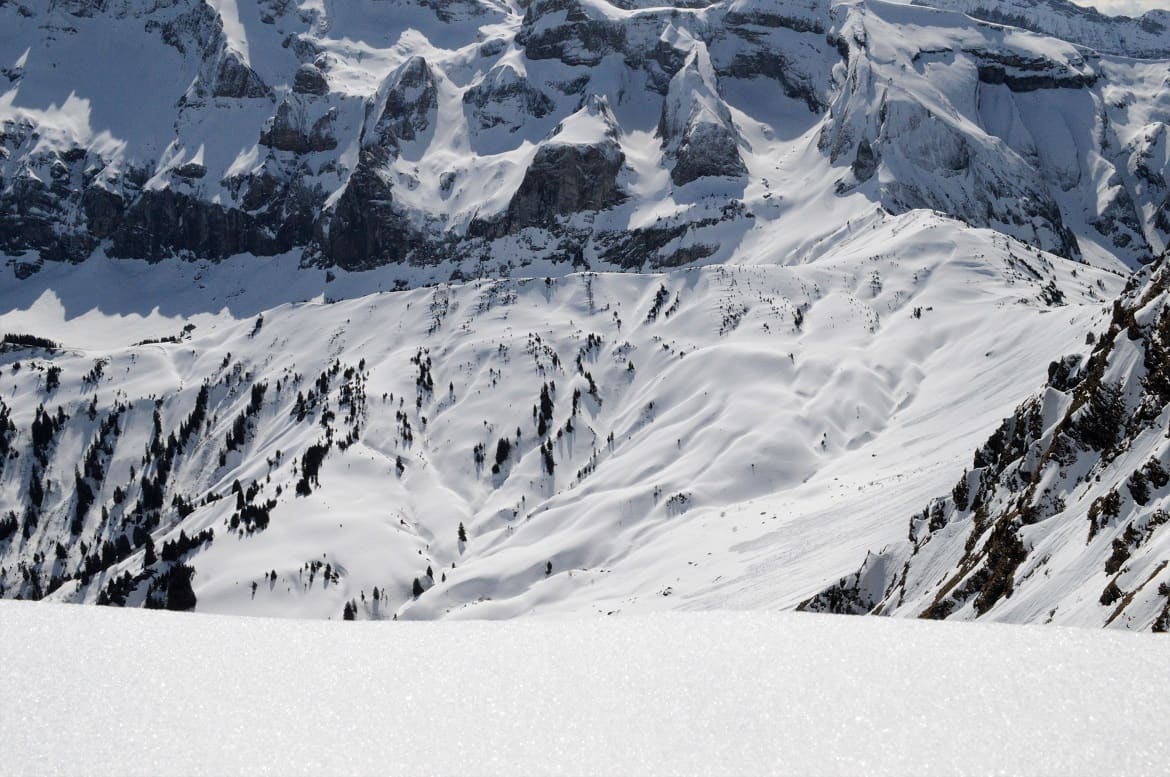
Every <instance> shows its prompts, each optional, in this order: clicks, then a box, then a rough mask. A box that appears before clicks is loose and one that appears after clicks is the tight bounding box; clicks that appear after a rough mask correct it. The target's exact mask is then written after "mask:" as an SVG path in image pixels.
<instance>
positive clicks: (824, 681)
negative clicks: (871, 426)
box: [0, 601, 1170, 775]
mask: <svg viewBox="0 0 1170 777" xmlns="http://www.w3.org/2000/svg"><path fill="white" fill-rule="evenodd" d="M0 650H2V651H3V655H4V660H3V661H2V662H0V698H3V699H4V705H3V710H4V712H3V731H4V744H3V748H2V752H3V756H2V760H0V771H3V772H4V773H6V774H38V775H43V774H162V773H173V774H180V773H181V774H222V773H240V774H265V773H271V774H351V773H366V774H453V773H460V774H508V775H514V774H582V773H608V774H677V773H684V774H869V775H881V774H897V775H907V774H924V775H925V774H930V775H946V774H992V773H996V774H1065V775H1067V774H1094V775H1103V774H1146V775H1153V774H1166V773H1167V772H1168V769H1170V766H1168V765H1170V739H1168V738H1167V737H1166V728H1165V722H1166V720H1167V713H1168V712H1170V672H1168V671H1167V667H1168V666H1170V641H1168V640H1166V639H1165V638H1160V637H1156V636H1145V635H1133V634H1121V633H1107V632H1103V631H1091V630H1080V629H1066V628H1056V627H1046V628H1033V627H1023V626H997V625H984V624H961V625H955V624H943V623H926V622H917V621H906V620H886V619H876V618H874V619H870V618H864V619H863V618H847V617H843V616H817V615H805V614H790V613H758V612H757V613H751V614H731V613H721V614H697V613H692V614H687V615H681V614H674V615H657V616H648V617H639V618H626V617H619V618H609V619H593V620H586V621H580V620H531V619H530V620H525V621H510V622H504V623H490V622H468V623H428V624H423V623H405V622H399V623H392V622H383V623H354V624H348V623H347V624H342V623H337V622H334V623H321V622H291V621H278V620H267V619H239V618H232V617H224V616H201V615H175V614H170V613H162V612H143V611H127V610H113V609H102V608H89V607H70V606H64V605H45V604H27V603H21V602H9V601H4V602H0Z"/></svg>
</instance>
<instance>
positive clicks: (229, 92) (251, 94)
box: [211, 51, 272, 99]
mask: <svg viewBox="0 0 1170 777" xmlns="http://www.w3.org/2000/svg"><path fill="white" fill-rule="evenodd" d="M211 94H212V96H213V97H234V98H236V99H255V98H262V97H271V96H272V90H271V89H269V88H268V85H267V84H265V83H264V82H263V81H262V80H260V76H258V75H256V71H255V70H253V69H252V68H250V67H248V66H247V65H246V64H244V62H243V60H241V59H240V55H239V54H237V53H236V52H234V51H227V52H225V53H224V55H223V57H222V58H221V59H220V61H219V67H218V69H217V70H216V71H215V79H214V81H213V82H212V86H211Z"/></svg>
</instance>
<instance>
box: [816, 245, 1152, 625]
mask: <svg viewBox="0 0 1170 777" xmlns="http://www.w3.org/2000/svg"><path fill="white" fill-rule="evenodd" d="M1168 291H1170V265H1167V264H1166V263H1165V262H1159V263H1158V264H1157V265H1156V266H1154V267H1149V268H1146V270H1144V271H1143V272H1141V273H1139V274H1138V275H1136V276H1134V278H1133V279H1132V280H1131V281H1130V284H1129V285H1128V286H1127V288H1126V291H1125V294H1124V295H1123V296H1122V298H1121V299H1120V300H1119V301H1117V302H1116V303H1114V306H1113V313H1112V317H1111V319H1110V322H1109V326H1108V328H1106V329H1105V330H1103V331H1102V332H1101V334H1100V336H1098V337H1095V338H1094V337H1091V338H1089V339H1088V340H1087V341H1086V344H1085V346H1084V348H1083V349H1080V351H1079V352H1078V353H1074V354H1070V355H1068V356H1065V357H1064V358H1063V359H1061V360H1059V361H1054V362H1053V363H1052V364H1051V366H1049V368H1048V383H1047V386H1046V387H1045V388H1044V390H1043V391H1042V392H1040V393H1039V394H1037V395H1036V396H1034V397H1031V398H1029V399H1028V400H1027V401H1025V402H1024V403H1022V404H1021V405H1020V406H1019V408H1017V410H1016V412H1015V413H1014V414H1013V415H1012V416H1011V417H1009V418H1007V419H1006V420H1005V421H1004V422H1003V424H1002V425H1000V427H999V428H998V429H996V431H995V433H994V434H992V435H991V437H990V438H989V439H988V440H987V442H986V443H985V444H984V445H983V446H982V447H981V448H979V449H978V450H977V451H976V452H975V456H974V460H973V461H972V463H971V466H970V468H969V469H968V470H967V471H964V472H963V474H962V476H961V477H960V478H959V479H958V482H957V483H956V484H955V486H954V488H953V489H951V492H950V494H948V495H946V496H941V497H938V498H936V499H932V500H930V502H929V503H928V504H926V506H925V507H924V508H923V509H922V510H921V512H917V513H914V514H913V515H912V516H911V517H910V525H909V539H908V540H906V541H903V542H901V543H897V544H895V545H893V546H890V547H887V548H885V549H883V550H882V552H880V553H878V554H876V555H870V556H868V557H867V558H866V559H865V562H864V564H863V565H862V567H861V569H860V570H859V571H858V572H856V573H855V574H854V575H853V576H851V577H848V578H845V579H842V580H841V581H840V582H839V583H837V584H836V585H834V586H832V587H831V588H830V589H828V590H827V591H825V592H824V593H822V594H820V595H819V596H817V597H815V598H813V599H811V600H810V601H809V602H807V603H806V605H805V606H806V608H807V609H812V610H828V611H836V612H842V611H844V612H869V611H873V610H880V611H882V612H884V613H888V614H893V613H907V614H914V615H924V616H926V617H932V618H946V617H955V618H963V619H969V618H974V617H977V616H980V615H988V614H992V613H994V614H995V615H998V616H999V617H1002V618H1004V619H1008V620H1016V621H1029V622H1041V621H1043V622H1054V621H1055V622H1071V623H1092V624H1100V625H1106V626H1108V625H1112V624H1114V623H1118V622H1120V623H1122V624H1124V625H1126V626H1127V627H1129V628H1136V629H1145V628H1153V629H1154V630H1155V631H1170V577H1167V576H1166V574H1165V572H1166V570H1167V564H1168V554H1170V529H1164V528H1163V527H1164V526H1165V525H1166V524H1170V513H1167V511H1166V508H1167V507H1168V506H1170V499H1168V493H1170V489H1168V488H1167V486H1170V474H1167V471H1166V467H1167V466H1170V443H1168V440H1170V437H1168V435H1167V433H1166V430H1167V428H1168V426H1170V377H1168V374H1167V371H1168V370H1170V309H1168V308H1167V301H1168ZM995 615H992V617H995Z"/></svg>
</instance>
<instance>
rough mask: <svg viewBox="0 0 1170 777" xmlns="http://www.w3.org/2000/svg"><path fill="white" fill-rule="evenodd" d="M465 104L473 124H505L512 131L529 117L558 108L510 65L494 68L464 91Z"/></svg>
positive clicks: (500, 125) (489, 127) (488, 127)
mask: <svg viewBox="0 0 1170 777" xmlns="http://www.w3.org/2000/svg"><path fill="white" fill-rule="evenodd" d="M463 106H464V110H465V111H466V112H467V113H468V123H469V124H471V126H472V127H476V128H479V129H491V128H493V127H504V128H506V129H508V130H512V131H514V130H516V129H518V128H519V127H521V126H522V125H523V124H524V123H525V121H526V120H528V119H529V118H536V119H541V118H544V117H545V116H548V115H549V114H550V113H552V111H553V109H554V107H555V105H554V103H553V101H552V100H551V99H549V97H548V95H546V94H545V93H544V92H542V91H541V90H540V89H537V88H536V87H534V86H533V85H532V84H531V83H529V81H528V79H527V78H525V77H524V76H523V75H521V74H520V73H518V72H516V68H514V67H512V66H511V65H510V64H504V65H497V66H496V67H493V68H492V69H491V70H490V71H488V74H487V75H486V76H484V77H483V79H482V80H481V81H480V82H479V83H476V84H474V85H472V86H471V87H470V88H469V89H468V90H467V91H466V92H464V93H463Z"/></svg>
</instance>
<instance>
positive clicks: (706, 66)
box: [658, 41, 747, 186]
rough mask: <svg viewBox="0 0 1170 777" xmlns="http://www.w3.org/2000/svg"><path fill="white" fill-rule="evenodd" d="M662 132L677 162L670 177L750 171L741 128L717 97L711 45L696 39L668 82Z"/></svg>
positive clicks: (679, 182)
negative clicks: (741, 151) (741, 146)
mask: <svg viewBox="0 0 1170 777" xmlns="http://www.w3.org/2000/svg"><path fill="white" fill-rule="evenodd" d="M658 135H659V137H661V138H662V144H663V147H664V148H665V149H666V152H667V154H668V155H669V156H671V157H673V160H674V164H673V166H672V167H671V170H670V178H671V180H672V181H674V184H675V185H676V186H683V185H685V184H688V183H690V182H691V181H695V180H697V179H699V178H708V177H732V178H738V177H741V176H744V175H747V167H746V166H745V165H744V163H743V159H742V157H741V156H740V154H739V143H740V138H739V133H738V132H737V131H736V129H735V125H734V124H733V123H732V120H731V111H730V110H729V109H728V107H727V104H726V103H724V102H723V100H722V98H721V97H720V96H719V91H718V84H717V83H716V76H715V71H714V69H713V68H712V66H711V59H710V56H709V55H708V53H707V48H706V46H704V45H703V44H702V43H701V42H698V41H695V42H694V43H693V47H692V49H691V52H690V54H689V55H688V56H687V59H686V61H685V64H684V65H683V67H682V68H680V69H679V71H678V72H677V73H676V74H675V76H674V78H672V79H671V81H670V88H669V90H668V91H667V94H666V99H665V100H664V101H663V105H662V115H661V118H660V119H659V121H658Z"/></svg>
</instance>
